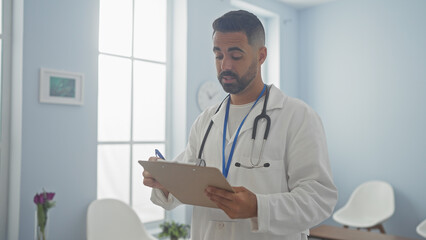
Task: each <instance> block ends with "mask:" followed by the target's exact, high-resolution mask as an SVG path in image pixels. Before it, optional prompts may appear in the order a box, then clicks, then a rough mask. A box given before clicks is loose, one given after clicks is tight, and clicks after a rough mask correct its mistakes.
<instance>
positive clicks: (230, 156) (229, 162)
mask: <svg viewBox="0 0 426 240" xmlns="http://www.w3.org/2000/svg"><path fill="white" fill-rule="evenodd" d="M265 90H266V85H264V86H263V90H262V92H261V93H260V94H259V96H258V97H257V99H256V101H255V102H254V103H253V106H251V108H250V111H249V112H248V113H247V114H246V116H245V117H244V119H243V121H241V123H240V126H239V127H238V130H237V133H236V134H235V138H234V142H233V143H232V148H231V152H230V153H229V158H228V162H226V157H225V146H226V127H227V125H228V116H229V106H230V105H231V97H229V99H228V103H227V104H226V114H225V121H224V123H223V141H222V173H223V175H224V176H225V178H227V177H228V172H229V168H230V167H231V162H232V156H233V155H234V150H235V145H236V143H237V139H238V135H239V134H240V130H241V127H242V126H243V124H244V122H245V121H246V118H247V116H248V115H249V113H250V112H251V110H252V109H253V108H254V106H255V105H256V103H257V102H258V101H259V99H260V98H261V97H262V95H263V93H264V92H265ZM225 165H226V166H225Z"/></svg>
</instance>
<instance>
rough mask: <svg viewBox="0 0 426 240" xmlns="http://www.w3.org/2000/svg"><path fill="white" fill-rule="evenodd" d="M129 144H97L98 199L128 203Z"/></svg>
mask: <svg viewBox="0 0 426 240" xmlns="http://www.w3.org/2000/svg"><path fill="white" fill-rule="evenodd" d="M129 179H130V146H129V145H98V199H100V198H116V199H120V200H122V201H124V202H126V203H129V191H130V185H129Z"/></svg>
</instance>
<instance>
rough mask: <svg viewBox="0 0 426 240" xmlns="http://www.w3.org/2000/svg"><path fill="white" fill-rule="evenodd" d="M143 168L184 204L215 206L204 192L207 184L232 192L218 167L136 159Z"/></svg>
mask: <svg viewBox="0 0 426 240" xmlns="http://www.w3.org/2000/svg"><path fill="white" fill-rule="evenodd" d="M138 162H139V164H141V165H142V166H143V168H144V169H145V170H146V171H148V172H149V173H151V174H152V176H153V177H154V178H155V179H156V180H157V181H158V182H159V183H160V184H161V185H163V186H164V187H165V188H166V189H167V190H168V191H169V192H170V193H172V194H173V196H175V197H176V198H177V199H178V200H179V201H180V202H182V203H184V204H190V205H196V206H203V207H210V208H217V206H216V204H215V203H214V202H212V201H211V200H210V199H209V198H208V197H207V196H206V194H205V193H204V189H206V188H207V186H214V187H217V188H222V189H224V190H227V191H230V192H234V190H233V189H232V187H231V185H229V183H228V181H227V180H226V178H225V177H224V176H223V175H222V173H221V172H220V171H219V169H217V168H214V167H201V166H194V165H190V164H182V163H176V162H165V161H157V162H152V161H150V162H149V161H138Z"/></svg>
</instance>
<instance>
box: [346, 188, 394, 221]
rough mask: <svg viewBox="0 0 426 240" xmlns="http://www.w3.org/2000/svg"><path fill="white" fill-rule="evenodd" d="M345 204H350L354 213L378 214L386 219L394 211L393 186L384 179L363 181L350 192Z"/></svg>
mask: <svg viewBox="0 0 426 240" xmlns="http://www.w3.org/2000/svg"><path fill="white" fill-rule="evenodd" d="M346 206H347V207H349V206H350V207H349V208H350V209H352V211H354V212H353V214H355V215H360V216H361V215H362V216H369V215H370V216H380V217H382V218H383V219H387V218H389V217H391V216H392V215H393V213H394V211H395V197H394V191H393V188H392V186H391V185H390V184H389V183H387V182H384V181H368V182H365V183H363V184H361V185H359V186H358V187H357V188H356V189H355V190H354V191H353V192H352V194H351V196H350V198H349V200H348V202H347V204H346Z"/></svg>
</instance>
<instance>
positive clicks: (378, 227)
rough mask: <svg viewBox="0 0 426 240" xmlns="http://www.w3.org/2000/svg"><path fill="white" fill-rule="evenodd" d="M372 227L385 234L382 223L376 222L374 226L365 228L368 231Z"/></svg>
mask: <svg viewBox="0 0 426 240" xmlns="http://www.w3.org/2000/svg"><path fill="white" fill-rule="evenodd" d="M372 229H379V231H380V233H383V234H386V231H385V228H384V227H383V225H382V224H381V223H380V224H377V225H376V226H372V227H369V228H367V231H369V232H370V230H372Z"/></svg>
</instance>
